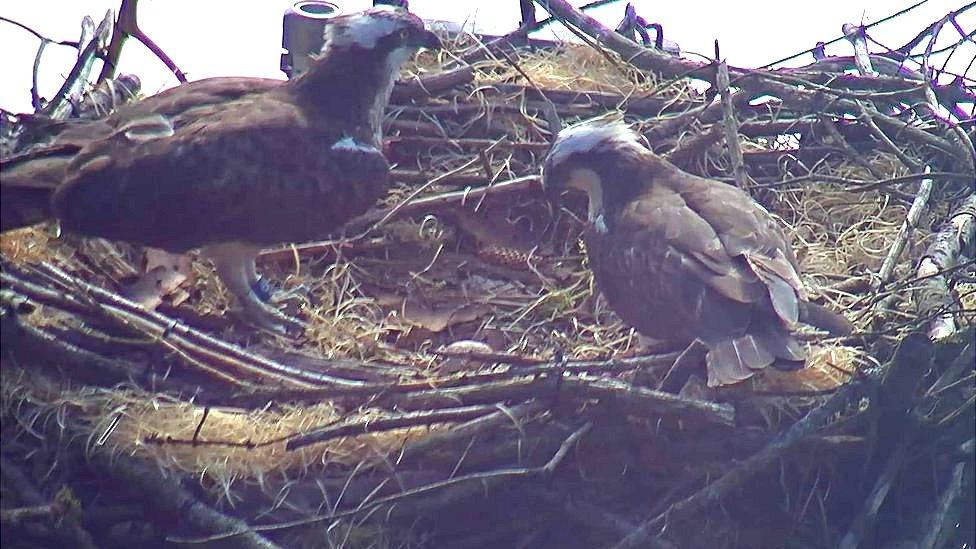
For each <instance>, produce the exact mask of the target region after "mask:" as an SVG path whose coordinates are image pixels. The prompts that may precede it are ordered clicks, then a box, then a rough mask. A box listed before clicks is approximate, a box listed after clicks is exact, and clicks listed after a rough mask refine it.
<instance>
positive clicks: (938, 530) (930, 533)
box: [918, 462, 966, 549]
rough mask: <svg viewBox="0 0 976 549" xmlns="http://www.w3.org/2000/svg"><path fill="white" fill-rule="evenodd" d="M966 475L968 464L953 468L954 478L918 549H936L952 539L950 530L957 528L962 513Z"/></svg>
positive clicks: (943, 493) (959, 464)
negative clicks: (961, 503) (961, 504)
mask: <svg viewBox="0 0 976 549" xmlns="http://www.w3.org/2000/svg"><path fill="white" fill-rule="evenodd" d="M965 477H966V464H965V463H963V462H960V463H957V464H956V466H955V467H953V468H952V478H951V479H949V484H948V486H946V488H945V490H944V491H943V492H942V497H940V498H939V503H938V506H937V507H936V508H935V509H934V510H933V511H932V518H931V519H930V520H929V525H928V530H927V531H926V532H925V537H924V538H922V541H920V542H919V544H918V549H935V548H937V547H942V546H944V545H945V543H946V542H947V541H948V540H949V539H950V538H949V536H950V535H951V534H950V532H951V531H952V530H955V527H956V520H957V519H958V516H959V514H960V511H959V510H957V509H958V507H960V506H959V504H958V500H959V498H960V497H962V495H963V487H964V485H965V484H966V483H965Z"/></svg>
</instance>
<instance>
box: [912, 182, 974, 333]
mask: <svg viewBox="0 0 976 549" xmlns="http://www.w3.org/2000/svg"><path fill="white" fill-rule="evenodd" d="M974 250H976V194H970V195H969V196H968V197H966V199H965V200H964V201H963V203H962V204H961V205H960V206H959V207H958V208H957V209H956V210H955V212H953V214H952V215H951V216H950V217H949V220H948V221H946V222H945V223H944V224H943V225H942V227H941V228H940V229H939V231H938V232H937V233H936V234H935V236H934V238H933V240H932V243H931V244H929V247H928V249H927V250H926V252H925V255H923V256H922V258H921V260H919V263H918V268H917V270H916V277H917V278H919V279H921V281H920V283H919V284H918V285H917V286H916V287H915V290H914V298H915V299H914V300H915V306H916V310H917V311H918V314H919V315H920V316H922V317H931V316H935V318H934V319H933V320H932V321H931V322H930V323H929V326H928V335H929V338H930V339H931V340H932V341H942V340H944V339H946V338H948V337H950V336H951V335H952V334H954V333H956V331H957V330H958V327H957V326H956V322H955V317H954V316H953V314H952V313H951V312H946V311H951V309H952V308H953V306H954V305H955V300H954V299H953V298H952V291H951V289H950V288H951V284H950V279H949V277H948V274H947V273H946V271H948V270H950V269H953V268H955V267H956V266H957V265H959V264H960V263H961V262H962V258H963V256H965V255H970V256H971V255H973V251H974ZM940 311H942V312H940Z"/></svg>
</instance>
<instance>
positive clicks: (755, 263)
mask: <svg viewBox="0 0 976 549" xmlns="http://www.w3.org/2000/svg"><path fill="white" fill-rule="evenodd" d="M542 174H543V185H544V187H545V188H546V191H547V193H550V196H553V197H558V196H559V194H561V193H562V191H564V190H566V189H575V190H578V191H583V192H585V193H586V194H587V196H588V199H589V213H588V221H589V223H588V227H587V231H586V234H585V239H586V245H587V254H588V257H589V261H590V266H591V269H592V270H593V275H594V278H595V280H596V284H597V287H598V288H599V289H600V291H601V292H602V293H603V294H604V295H605V296H606V298H607V300H608V301H609V303H610V306H611V307H612V308H613V309H614V310H615V311H616V312H617V313H618V314H619V316H620V317H621V318H622V319H623V320H624V321H626V322H627V323H629V324H631V325H633V326H634V327H635V328H636V329H637V330H638V331H639V332H641V333H642V334H644V335H646V336H648V337H651V338H655V339H660V340H667V341H669V342H672V343H674V344H676V345H687V344H689V343H691V342H692V341H694V340H695V339H696V338H697V339H699V340H701V341H702V342H704V343H705V344H706V345H707V346H708V349H709V351H708V354H707V358H706V363H707V369H708V384H709V386H717V385H725V384H730V383H735V382H738V381H741V380H744V379H746V378H748V377H750V376H752V375H753V373H754V372H756V371H757V370H761V369H763V368H765V367H767V366H770V365H775V366H778V367H786V368H796V367H802V365H803V361H804V358H805V350H804V348H803V347H801V346H800V344H799V343H798V342H797V341H796V339H794V337H793V336H792V335H791V328H793V327H794V325H795V324H796V323H797V322H807V323H810V324H815V325H817V326H820V327H822V328H825V329H829V330H831V331H834V332H849V330H850V324H849V323H848V322H847V320H846V319H843V317H840V316H839V315H836V314H834V313H831V312H829V311H826V310H825V309H823V308H822V307H819V306H816V305H814V304H812V303H808V302H807V301H806V297H805V293H804V290H803V284H802V283H801V281H800V277H799V275H798V274H797V267H796V259H795V258H794V256H793V251H792V250H791V249H790V245H789V244H788V242H787V240H786V237H785V236H784V235H783V231H782V230H781V229H780V228H779V226H778V225H777V224H776V221H774V219H773V218H772V216H771V215H770V214H769V212H767V211H766V210H765V209H764V208H763V207H762V206H760V205H759V204H757V203H756V202H755V201H753V200H752V198H750V197H749V195H747V194H746V193H745V192H743V191H741V190H740V189H738V188H736V187H734V186H731V185H726V184H725V183H721V182H718V181H712V180H709V179H704V178H701V177H697V176H694V175H691V174H688V173H685V172H683V171H681V170H679V169H678V168H676V167H675V166H673V165H671V164H670V163H668V162H667V161H665V160H664V159H662V158H660V157H658V156H657V155H655V154H654V153H652V152H651V151H650V150H648V149H647V148H646V147H645V146H644V145H643V144H642V143H641V141H640V140H639V138H638V135H637V134H636V133H635V132H633V131H631V130H630V129H629V128H628V127H627V126H626V125H624V124H623V123H622V122H611V123H606V122H599V123H593V122H590V123H583V124H579V125H577V126H574V127H570V128H567V129H565V130H563V131H561V132H560V133H559V135H558V136H557V138H556V141H555V143H554V144H553V146H552V149H551V150H550V152H549V155H548V156H547V158H546V161H545V165H544V167H543V171H542Z"/></svg>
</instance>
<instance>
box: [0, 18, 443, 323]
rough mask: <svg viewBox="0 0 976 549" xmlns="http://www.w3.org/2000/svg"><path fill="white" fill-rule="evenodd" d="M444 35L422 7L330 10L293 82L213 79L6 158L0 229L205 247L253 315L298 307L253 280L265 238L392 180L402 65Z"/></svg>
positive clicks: (335, 219)
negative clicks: (47, 223)
mask: <svg viewBox="0 0 976 549" xmlns="http://www.w3.org/2000/svg"><path fill="white" fill-rule="evenodd" d="M423 47H426V48H439V47H440V42H439V40H438V39H437V37H436V36H435V35H434V34H432V33H431V32H429V31H427V30H426V29H425V28H424V23H423V21H421V20H420V19H419V18H418V17H416V16H415V15H412V14H410V13H409V12H407V11H405V10H402V9H393V8H376V9H371V10H368V11H365V12H362V13H357V14H351V15H346V16H341V17H336V18H334V19H332V20H331V21H330V23H329V25H328V26H327V27H326V31H325V43H324V46H323V48H322V54H321V56H320V57H319V58H318V59H317V60H316V61H315V62H314V63H313V65H312V67H311V68H310V69H309V71H308V72H307V73H305V74H304V75H302V76H301V77H300V78H297V79H295V80H291V81H288V82H282V81H279V80H273V79H263V78H211V79H206V80H199V81H196V82H191V83H189V84H184V85H182V86H179V87H177V88H173V89H171V90H167V91H165V92H162V93H160V94H158V95H155V96H153V97H150V98H148V99H145V100H142V101H139V102H137V103H134V104H129V105H125V106H123V107H121V108H119V109H118V110H117V111H116V112H115V113H113V114H112V115H111V116H109V117H107V118H104V119H101V120H94V121H78V120H74V121H65V122H53V123H51V124H50V127H49V128H46V130H47V132H48V133H51V134H53V135H54V137H53V139H51V141H50V142H49V143H46V144H45V145H44V146H42V147H40V148H33V149H31V150H29V151H28V152H26V153H23V154H19V155H17V156H15V157H12V158H10V159H8V160H7V161H5V162H4V163H3V164H2V174H0V175H2V178H0V182H2V183H0V185H2V186H0V188H2V192H3V196H2V204H3V207H2V228H3V230H7V229H11V228H15V227H20V226H24V225H28V224H32V223H36V222H38V221H42V220H43V219H45V218H48V217H55V218H57V219H58V220H59V221H60V222H61V227H62V228H63V229H64V230H67V231H71V232H75V233H78V234H81V235H89V236H98V237H103V238H108V239H114V240H122V241H126V242H131V243H135V244H141V245H146V246H152V247H156V248H162V249H164V250H168V251H171V252H184V251H186V250H189V249H192V248H200V247H202V248H204V252H205V254H206V255H208V256H209V257H211V258H212V259H213V260H214V262H215V264H216V267H217V271H218V274H219V275H220V277H221V279H222V280H223V282H224V283H225V284H226V285H227V287H228V289H229V290H230V291H231V293H233V294H234V295H235V296H236V297H237V299H238V301H239V302H240V304H241V305H242V307H243V312H244V316H245V317H246V318H247V319H248V320H250V321H251V322H253V323H255V324H257V325H259V326H262V327H265V328H269V329H272V330H275V331H283V330H286V329H287V328H289V327H294V326H295V322H294V321H293V319H289V318H288V317H286V316H284V315H282V314H281V313H280V312H279V311H278V310H277V309H275V308H273V307H271V306H270V305H268V304H266V303H264V301H263V300H262V299H260V298H259V296H258V295H257V294H256V293H255V290H256V285H257V284H258V276H257V273H256V271H255V266H254V260H255V257H256V256H257V253H258V251H259V250H260V248H262V247H263V246H267V245H271V244H276V243H281V242H296V241H306V240H314V239H321V238H324V237H326V236H327V235H328V234H329V233H330V232H331V231H333V230H335V229H336V228H337V227H339V226H340V225H342V224H343V223H345V222H346V221H348V220H349V219H351V218H352V217H354V216H356V215H359V214H361V213H363V212H364V211H366V210H367V209H368V208H369V207H370V206H371V205H372V204H373V203H374V202H375V201H376V200H377V199H378V198H380V197H381V196H382V195H383V194H385V192H386V191H387V187H388V172H389V164H388V162H387V161H386V159H385V158H384V157H383V154H382V153H381V141H380V138H381V135H380V132H381V124H380V123H381V120H382V116H383V110H384V108H385V106H386V104H387V102H388V101H389V97H390V92H391V90H392V87H393V84H394V81H395V79H396V77H397V75H398V73H399V70H400V67H401V65H402V64H403V63H404V62H405V61H406V60H408V59H409V58H410V57H411V56H412V55H413V54H415V53H416V52H417V51H418V50H419V49H420V48H423Z"/></svg>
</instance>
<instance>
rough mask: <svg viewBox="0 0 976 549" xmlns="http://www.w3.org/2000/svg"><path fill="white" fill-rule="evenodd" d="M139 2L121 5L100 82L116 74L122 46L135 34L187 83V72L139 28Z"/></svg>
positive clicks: (178, 78) (126, 0)
mask: <svg viewBox="0 0 976 549" xmlns="http://www.w3.org/2000/svg"><path fill="white" fill-rule="evenodd" d="M138 2H139V0H122V5H121V6H119V17H118V19H117V20H116V23H115V32H113V33H112V39H111V42H109V44H108V48H107V55H106V57H105V60H104V64H103V65H102V72H101V73H100V74H99V75H98V82H103V81H104V80H107V79H110V78H112V77H113V76H114V75H115V70H116V67H117V65H118V62H119V57H120V56H121V55H122V46H123V45H124V44H125V41H126V39H127V38H128V37H130V36H133V37H135V38H136V40H138V41H140V42H142V44H143V45H144V46H146V47H147V48H149V51H151V52H152V53H153V54H154V55H155V56H156V57H158V58H159V60H160V61H162V62H163V64H164V65H166V68H167V69H169V70H170V71H171V72H172V73H173V74H174V75H175V76H176V79H177V80H179V81H180V83H181V84H183V83H186V81H187V78H186V74H184V73H183V71H181V70H180V68H179V67H178V66H176V63H174V62H173V60H172V59H170V57H169V55H166V52H165V51H163V49H162V48H160V47H159V46H157V45H156V43H155V42H153V41H152V39H151V38H149V36H147V35H146V33H144V32H142V29H140V28H139V23H138V18H137V15H136V14H137V13H138V10H137V8H138Z"/></svg>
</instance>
